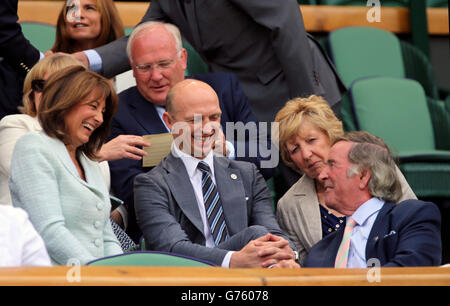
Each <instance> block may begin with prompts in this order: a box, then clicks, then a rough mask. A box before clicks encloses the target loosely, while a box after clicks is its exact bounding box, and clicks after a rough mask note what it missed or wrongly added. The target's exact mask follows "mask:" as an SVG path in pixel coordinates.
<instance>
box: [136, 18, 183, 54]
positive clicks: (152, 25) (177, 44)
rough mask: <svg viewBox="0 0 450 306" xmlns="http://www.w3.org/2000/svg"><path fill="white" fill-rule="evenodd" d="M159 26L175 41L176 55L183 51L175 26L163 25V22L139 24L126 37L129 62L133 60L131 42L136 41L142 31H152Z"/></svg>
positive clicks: (179, 34) (178, 31) (178, 32)
mask: <svg viewBox="0 0 450 306" xmlns="http://www.w3.org/2000/svg"><path fill="white" fill-rule="evenodd" d="M159 26H164V28H165V29H166V30H167V31H168V32H169V33H170V34H172V36H173V38H174V39H175V47H176V49H177V55H179V54H180V51H181V50H182V49H183V42H182V40H181V33H180V30H179V29H178V27H177V26H175V25H173V24H171V23H165V22H159V21H147V22H144V23H141V24H140V25H138V26H137V27H136V28H135V29H134V30H133V32H131V34H130V36H129V37H128V41H127V56H128V59H129V61H130V62H133V59H132V57H131V45H132V44H133V41H134V40H135V39H136V37H137V36H138V34H139V33H140V32H142V31H144V30H147V29H154V28H157V27H159Z"/></svg>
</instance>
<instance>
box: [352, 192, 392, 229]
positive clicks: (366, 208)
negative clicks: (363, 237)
mask: <svg viewBox="0 0 450 306" xmlns="http://www.w3.org/2000/svg"><path fill="white" fill-rule="evenodd" d="M383 205H384V201H383V200H382V199H380V198H371V199H370V200H368V201H366V202H365V203H363V204H362V205H361V206H360V207H358V209H357V210H356V211H355V212H354V213H353V215H352V216H349V217H347V220H348V218H350V217H351V218H353V219H354V220H355V221H356V223H357V224H358V225H359V226H363V225H364V223H365V222H366V220H367V219H369V217H370V216H372V215H373V214H374V213H376V212H378V211H379V210H380V209H381V207H383Z"/></svg>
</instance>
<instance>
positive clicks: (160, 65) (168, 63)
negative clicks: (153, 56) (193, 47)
mask: <svg viewBox="0 0 450 306" xmlns="http://www.w3.org/2000/svg"><path fill="white" fill-rule="evenodd" d="M179 55H180V52H177V54H176V55H175V57H174V58H173V59H169V60H164V61H160V62H157V63H155V64H141V65H135V66H134V68H136V70H137V71H138V72H140V73H147V72H150V71H153V69H158V70H159V71H165V70H167V69H169V68H170V67H172V65H173V63H175V59H176V57H177V56H179Z"/></svg>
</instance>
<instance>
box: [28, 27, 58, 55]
mask: <svg viewBox="0 0 450 306" xmlns="http://www.w3.org/2000/svg"><path fill="white" fill-rule="evenodd" d="M20 25H21V27H22V32H23V35H24V36H25V37H26V38H27V39H28V40H29V41H30V42H31V44H32V45H33V46H34V47H35V48H37V49H38V50H39V51H41V52H43V53H44V52H45V51H48V50H50V49H51V48H52V47H53V44H54V43H55V36H56V27H55V26H53V25H50V24H46V23H39V22H21V23H20Z"/></svg>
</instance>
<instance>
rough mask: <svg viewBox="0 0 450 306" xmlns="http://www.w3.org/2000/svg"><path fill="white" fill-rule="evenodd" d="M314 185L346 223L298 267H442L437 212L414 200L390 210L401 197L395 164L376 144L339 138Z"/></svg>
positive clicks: (352, 136)
mask: <svg viewBox="0 0 450 306" xmlns="http://www.w3.org/2000/svg"><path fill="white" fill-rule="evenodd" d="M358 133H359V134H358ZM380 141H381V142H380ZM319 179H321V180H322V181H323V182H324V187H325V201H326V204H327V206H328V207H330V208H332V209H335V210H336V211H338V212H339V213H342V214H344V215H346V216H347V223H346V226H345V229H342V230H340V231H337V232H335V233H333V234H331V235H329V236H327V237H326V238H325V239H323V240H321V241H320V242H318V243H317V244H316V245H315V246H314V247H313V248H312V249H311V251H310V253H309V254H308V257H307V258H306V260H305V262H304V265H303V266H305V267H336V268H346V267H347V268H365V267H368V266H372V265H376V266H391V267H393V266H436V265H439V264H440V263H441V252H442V250H441V232H440V228H441V218H440V213H439V210H438V208H437V207H436V206H435V205H434V204H433V203H430V202H423V201H419V200H406V201H403V202H401V203H400V204H397V205H396V204H394V203H395V202H396V200H398V199H399V198H400V197H401V194H402V191H401V186H400V183H399V182H398V178H397V175H396V170H395V163H394V160H393V158H392V156H391V154H390V152H389V149H388V148H387V146H386V145H385V144H384V142H382V140H381V139H380V138H377V137H375V136H373V135H370V134H368V133H364V132H357V133H348V134H346V135H344V137H341V138H338V139H337V140H336V141H335V142H334V143H333V145H332V147H331V149H330V153H329V155H328V160H327V165H326V167H325V168H324V169H323V171H322V172H321V174H320V176H319Z"/></svg>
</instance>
